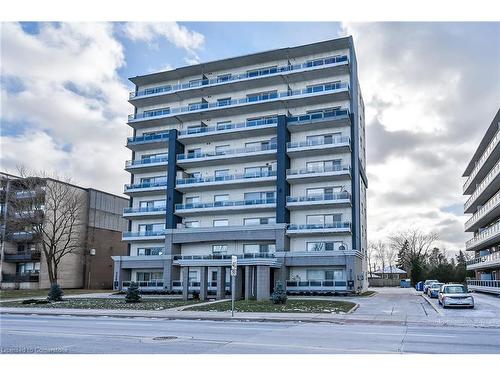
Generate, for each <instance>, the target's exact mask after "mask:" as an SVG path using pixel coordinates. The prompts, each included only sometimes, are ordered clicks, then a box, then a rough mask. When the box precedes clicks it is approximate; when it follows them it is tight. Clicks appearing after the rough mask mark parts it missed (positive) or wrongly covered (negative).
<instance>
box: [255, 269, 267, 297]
mask: <svg viewBox="0 0 500 375" xmlns="http://www.w3.org/2000/svg"><path fill="white" fill-rule="evenodd" d="M255 279H256V281H257V289H256V290H257V293H256V295H257V301H267V300H269V298H271V293H270V292H269V284H270V282H271V268H270V267H269V266H257V275H256V278H255Z"/></svg>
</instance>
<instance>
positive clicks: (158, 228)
mask: <svg viewBox="0 0 500 375" xmlns="http://www.w3.org/2000/svg"><path fill="white" fill-rule="evenodd" d="M138 228H139V233H143V234H144V233H147V232H162V231H163V230H164V229H165V224H164V223H157V224H139V227H138Z"/></svg>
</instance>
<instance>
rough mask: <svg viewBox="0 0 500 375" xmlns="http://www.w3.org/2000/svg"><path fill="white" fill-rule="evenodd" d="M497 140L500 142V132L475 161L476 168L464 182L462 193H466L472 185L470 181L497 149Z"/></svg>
mask: <svg viewBox="0 0 500 375" xmlns="http://www.w3.org/2000/svg"><path fill="white" fill-rule="evenodd" d="M499 140H500V131H497V133H496V134H495V136H494V137H493V139H492V140H491V141H490V143H489V144H488V147H486V150H484V152H483V155H482V156H481V157H480V158H479V160H478V161H477V163H476V166H475V167H474V169H473V170H472V172H471V174H470V175H469V177H468V178H467V180H466V181H465V184H464V191H466V190H467V189H468V188H469V186H470V184H471V183H472V181H473V180H474V178H475V177H476V175H477V173H478V172H479V170H480V169H481V168H482V167H483V165H484V163H485V162H486V160H487V159H488V158H489V157H490V155H491V153H492V152H493V150H494V149H495V148H496V147H497V145H498V141H499Z"/></svg>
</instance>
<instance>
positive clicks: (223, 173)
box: [214, 169, 229, 181]
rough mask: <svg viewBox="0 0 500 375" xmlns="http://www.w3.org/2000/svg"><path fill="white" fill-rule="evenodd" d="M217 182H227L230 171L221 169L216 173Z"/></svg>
mask: <svg viewBox="0 0 500 375" xmlns="http://www.w3.org/2000/svg"><path fill="white" fill-rule="evenodd" d="M214 176H215V181H223V180H226V178H225V177H227V176H229V169H219V170H217V171H215V172H214Z"/></svg>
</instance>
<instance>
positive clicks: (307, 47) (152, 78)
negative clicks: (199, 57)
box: [129, 36, 352, 86]
mask: <svg viewBox="0 0 500 375" xmlns="http://www.w3.org/2000/svg"><path fill="white" fill-rule="evenodd" d="M351 41H352V37H351V36H344V37H339V38H335V39H329V40H325V41H321V42H316V43H310V44H303V45H300V46H295V47H284V48H278V49H273V50H269V51H264V52H257V53H252V54H248V55H242V56H237V57H230V58H226V59H220V60H214V61H209V62H204V63H200V64H196V65H187V66H183V67H180V68H176V69H172V70H166V71H161V72H156V73H150V74H145V75H141V76H135V77H131V78H129V80H130V81H131V82H132V83H134V84H135V85H137V86H141V85H148V84H151V83H155V82H160V81H170V80H175V79H180V78H182V77H186V76H194V75H201V74H204V73H210V72H213V71H217V70H224V69H227V68H228V67H232V68H236V67H241V66H245V65H250V64H259V63H265V62H267V61H272V60H279V59H282V58H283V55H286V56H287V57H288V58H294V57H298V56H304V55H312V54H315V53H319V52H321V51H323V50H325V49H332V50H335V49H341V48H349V46H350V45H351Z"/></svg>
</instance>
